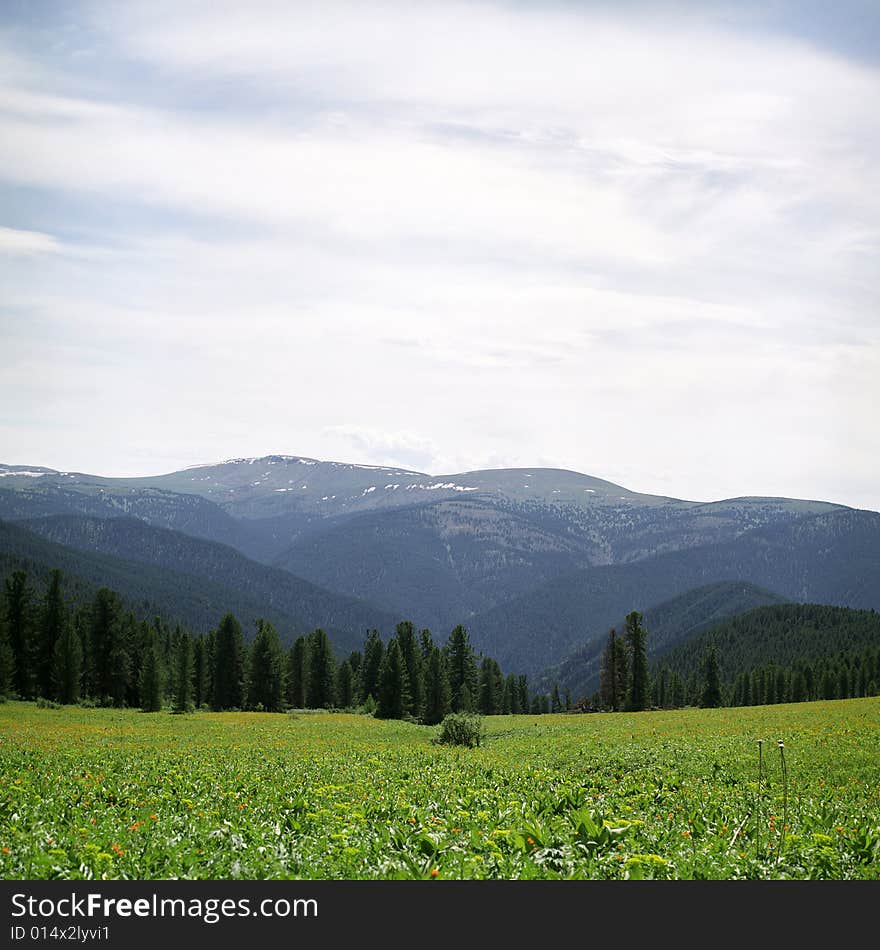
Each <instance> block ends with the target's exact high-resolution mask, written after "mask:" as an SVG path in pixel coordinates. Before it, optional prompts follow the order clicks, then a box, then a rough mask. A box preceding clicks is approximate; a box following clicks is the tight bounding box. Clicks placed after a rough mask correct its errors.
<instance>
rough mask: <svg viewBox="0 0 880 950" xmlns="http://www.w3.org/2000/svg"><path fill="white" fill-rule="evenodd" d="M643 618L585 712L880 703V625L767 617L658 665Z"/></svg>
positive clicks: (633, 621) (841, 610) (827, 613)
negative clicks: (874, 699)
mask: <svg viewBox="0 0 880 950" xmlns="http://www.w3.org/2000/svg"><path fill="white" fill-rule="evenodd" d="M642 620H643V618H642V615H641V614H639V613H637V612H633V613H631V614H630V615H629V616H628V617H627V618H626V629H625V632H624V634H623V636H618V635H617V633H616V631H615V630H611V632H610V634H609V636H608V641H607V643H606V646H605V649H604V650H603V652H602V657H601V667H600V687H599V690H598V691H597V692H596V693H594V694H593V695H592V696H590V697H587V698H584V699H581V700H580V701H579V703H578V708H580V709H584V710H586V711H596V710H602V711H612V712H613V711H618V710H628V711H635V710H640V709H648V708H653V709H678V708H683V707H686V706H702V707H706V708H708V707H717V706H750V705H751V706H760V705H767V704H773V703H798V702H810V701H816V700H824V699H855V698H858V697H863V696H876V695H878V694H880V616H878V614H877V613H875V612H874V611H872V610H854V609H851V608H846V607H832V606H828V605H821V604H820V605H816V604H781V605H774V606H769V607H761V608H758V609H756V610H752V611H748V612H747V613H745V614H743V615H741V616H739V617H736V618H733V619H732V620H729V621H727V622H726V623H724V624H720V625H719V626H717V627H715V628H713V629H712V630H710V631H707V632H706V633H704V634H702V635H701V636H699V637H697V638H695V639H693V640H691V641H688V642H687V643H683V644H679V645H678V646H676V647H675V648H673V649H672V650H669V651H667V652H666V653H664V654H663V655H662V657H661V658H660V659H658V660H656V661H654V662H653V663H650V664H649V663H648V662H647V660H646V642H647V636H648V632H647V631H646V630H645V629H644V628H643V626H642Z"/></svg>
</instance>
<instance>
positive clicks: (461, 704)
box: [446, 624, 479, 712]
mask: <svg viewBox="0 0 880 950" xmlns="http://www.w3.org/2000/svg"><path fill="white" fill-rule="evenodd" d="M446 650H447V659H448V669H449V685H450V687H451V689H452V711H453V712H470V711H472V710H473V702H474V694H475V693H476V692H477V688H478V683H479V676H478V673H477V664H476V660H475V658H474V650H473V647H472V646H471V644H470V638H469V637H468V632H467V630H465V628H464V627H463V626H461V624H459V625H458V626H457V627H455V628H454V629H453V631H452V633H451V634H450V635H449V641H448V643H447V646H446Z"/></svg>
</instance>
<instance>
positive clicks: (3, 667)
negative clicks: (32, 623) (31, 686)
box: [0, 616, 15, 703]
mask: <svg viewBox="0 0 880 950" xmlns="http://www.w3.org/2000/svg"><path fill="white" fill-rule="evenodd" d="M14 676H15V657H14V656H13V655H12V647H11V646H10V645H9V635H8V633H7V632H6V622H5V620H4V618H3V617H2V616H0V703H2V702H4V701H5V700H7V699H8V698H9V697H10V695H11V694H12V689H13V679H14Z"/></svg>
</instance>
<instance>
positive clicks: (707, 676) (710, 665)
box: [700, 647, 721, 709]
mask: <svg viewBox="0 0 880 950" xmlns="http://www.w3.org/2000/svg"><path fill="white" fill-rule="evenodd" d="M702 668H703V694H702V696H701V698H700V705H701V706H702V707H704V708H706V709H715V708H717V707H718V706H720V705H721V671H720V669H719V667H718V654H717V651H716V650H715V647H710V648H709V649H708V650H707V651H706V655H705V656H704V657H703V663H702Z"/></svg>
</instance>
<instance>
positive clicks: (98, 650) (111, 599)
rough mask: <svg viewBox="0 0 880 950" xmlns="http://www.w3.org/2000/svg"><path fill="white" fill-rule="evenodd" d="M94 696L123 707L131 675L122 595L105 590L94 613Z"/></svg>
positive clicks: (91, 634) (96, 598) (94, 605)
mask: <svg viewBox="0 0 880 950" xmlns="http://www.w3.org/2000/svg"><path fill="white" fill-rule="evenodd" d="M89 640H90V643H91V651H90V652H91V654H92V663H93V668H92V675H93V677H94V680H93V682H92V684H91V686H92V695H93V696H95V697H96V698H98V699H99V700H100V701H101V702H103V703H110V704H111V705H114V706H121V705H122V704H123V701H124V699H125V692H126V689H127V687H128V678H129V672H130V665H129V655H128V650H127V649H126V642H125V640H126V637H125V629H124V627H123V613H122V602H121V601H120V599H119V595H118V594H117V593H116V592H115V591H112V590H110V589H109V588H107V587H102V588H101V589H100V590H99V591H98V592H97V594H96V595H95V599H94V602H93V604H92V611H91V630H90V637H89Z"/></svg>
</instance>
